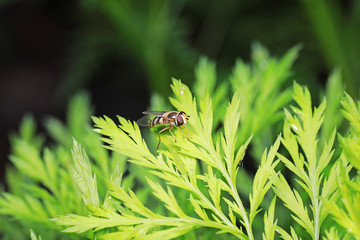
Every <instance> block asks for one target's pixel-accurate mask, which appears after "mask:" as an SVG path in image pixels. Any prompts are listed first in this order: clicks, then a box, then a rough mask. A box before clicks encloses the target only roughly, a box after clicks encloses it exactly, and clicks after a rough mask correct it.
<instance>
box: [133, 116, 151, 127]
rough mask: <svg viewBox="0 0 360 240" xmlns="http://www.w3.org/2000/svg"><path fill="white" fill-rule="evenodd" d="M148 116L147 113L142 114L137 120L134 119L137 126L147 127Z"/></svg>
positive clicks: (148, 123) (148, 124) (148, 122)
mask: <svg viewBox="0 0 360 240" xmlns="http://www.w3.org/2000/svg"><path fill="white" fill-rule="evenodd" d="M150 122H151V120H150V116H149V115H145V116H143V117H142V118H140V119H139V120H137V121H136V123H137V124H138V125H139V126H142V127H148V126H150Z"/></svg>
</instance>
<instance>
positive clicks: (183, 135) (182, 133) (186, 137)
mask: <svg viewBox="0 0 360 240" xmlns="http://www.w3.org/2000/svg"><path fill="white" fill-rule="evenodd" d="M184 127H185V126H184ZM177 128H178V129H179V131H180V132H181V134H182V135H183V136H184V137H186V139H187V140H189V138H188V137H187V136H186V135H185V134H184V133H183V131H181V129H180V127H177Z"/></svg>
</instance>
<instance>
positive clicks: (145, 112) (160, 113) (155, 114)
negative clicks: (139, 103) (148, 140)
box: [142, 111, 168, 116]
mask: <svg viewBox="0 0 360 240" xmlns="http://www.w3.org/2000/svg"><path fill="white" fill-rule="evenodd" d="M166 112H168V111H144V112H142V113H143V114H147V115H153V116H159V115H163V114H164V113H166Z"/></svg>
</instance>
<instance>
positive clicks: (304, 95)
mask: <svg viewBox="0 0 360 240" xmlns="http://www.w3.org/2000/svg"><path fill="white" fill-rule="evenodd" d="M298 49H299V47H294V48H292V49H290V50H289V51H288V52H287V53H286V54H285V55H284V56H283V57H281V58H279V59H277V58H273V57H271V56H270V55H269V53H268V51H267V50H266V49H265V48H263V47H261V46H260V45H254V48H253V57H252V63H251V64H246V63H244V62H243V61H240V60H239V61H237V63H236V64H235V67H234V69H233V72H232V74H231V75H230V77H229V78H228V79H229V81H222V82H221V81H218V79H217V73H216V65H215V63H213V62H211V61H209V60H207V59H205V58H202V59H200V61H199V64H198V66H197V67H196V69H195V76H196V83H195V85H194V88H193V89H194V91H193V92H192V91H190V88H189V87H188V86H186V85H185V84H183V83H182V82H181V81H179V80H176V79H173V82H172V85H171V88H172V91H173V95H172V97H170V103H171V105H172V106H173V107H172V108H173V109H176V110H179V111H180V110H181V111H184V112H186V113H187V114H188V115H190V116H191V117H190V119H189V121H188V123H187V124H186V128H187V129H184V128H182V129H183V130H182V131H183V132H184V134H186V135H188V136H189V140H187V139H186V138H185V137H184V136H183V134H182V133H181V132H180V131H178V130H177V129H176V128H174V130H173V134H174V135H175V137H176V140H177V141H174V139H173V137H172V136H171V134H168V133H167V132H163V133H162V135H161V138H162V142H161V146H160V149H159V151H158V152H154V148H155V144H156V143H157V139H155V138H146V140H145V139H144V137H143V136H144V132H141V131H140V128H139V126H138V125H137V124H136V123H135V122H133V121H129V120H127V119H124V118H123V117H120V116H119V117H118V123H116V122H115V121H114V120H112V119H111V118H109V117H107V116H104V117H93V121H94V123H95V131H93V130H92V129H91V127H90V125H89V123H88V120H89V119H90V115H91V108H90V105H89V99H88V97H87V95H85V94H83V93H81V94H79V95H78V96H76V97H75V98H73V99H72V100H71V103H70V105H69V110H68V115H67V116H68V119H67V124H66V125H65V124H63V123H62V122H60V121H59V120H57V119H55V118H48V119H47V121H46V123H45V126H46V128H47V131H48V133H49V135H50V136H51V137H52V139H53V143H52V145H45V143H44V137H42V136H40V135H37V134H36V127H35V122H34V120H33V119H32V118H31V117H26V118H25V119H24V121H23V123H22V125H21V126H20V129H19V134H18V135H13V136H12V137H11V141H12V148H13V149H12V154H11V156H10V158H11V161H12V163H13V167H9V170H8V175H7V182H8V189H9V190H8V191H7V192H5V191H3V192H2V193H1V197H0V213H1V217H0V222H1V223H3V224H0V225H1V226H2V227H1V228H0V230H1V232H2V233H4V239H15V238H16V239H27V238H29V229H30V237H31V239H41V237H40V236H42V237H46V238H47V239H69V238H71V237H74V235H75V236H76V238H80V239H85V238H90V239H95V238H101V239H174V238H177V239H198V238H199V236H202V237H203V238H204V239H212V238H214V234H216V233H217V235H216V238H217V239H229V238H230V239H263V240H272V239H277V238H278V237H279V236H280V237H281V238H283V239H302V238H303V239H309V238H311V239H320V237H322V238H324V239H338V238H342V239H355V238H356V236H358V234H359V229H360V228H359V224H358V223H359V222H360V220H359V219H358V216H359V211H358V207H357V202H358V200H359V199H358V198H359V196H360V195H359V189H360V187H359V178H358V170H359V169H360V163H359V160H360V159H359V152H360V151H359V150H360V149H359V148H360V146H359V140H358V139H359V134H360V113H359V112H360V104H359V103H357V104H355V102H354V101H353V100H352V99H351V97H350V96H348V95H345V97H343V98H342V101H341V105H342V108H343V111H342V113H343V116H344V118H345V119H347V120H348V121H349V122H350V132H349V133H348V134H346V135H344V136H341V135H340V132H339V130H336V127H338V126H339V125H340V123H341V121H342V116H339V114H338V113H339V112H340V107H341V106H340V104H339V103H338V102H337V100H336V99H339V98H340V96H341V94H342V89H343V87H342V86H341V84H340V74H339V72H338V71H335V72H334V73H333V75H331V77H330V79H331V81H330V84H329V86H328V88H327V91H326V94H325V96H326V97H325V98H324V100H323V101H322V103H320V105H319V106H318V107H313V104H312V101H311V95H310V92H309V90H308V89H307V88H304V87H301V86H300V85H298V84H297V83H296V82H295V83H294V85H293V89H292V90H291V89H286V87H287V86H288V82H287V80H288V79H289V76H290V74H291V71H290V70H291V66H292V64H293V62H294V60H295V58H296V56H297V53H298ZM339 91H341V93H339ZM228 96H231V97H230V98H228ZM333 98H334V99H333ZM291 99H293V100H294V101H295V103H296V104H297V106H292V107H288V106H287V104H288V103H289V102H290V101H291ZM164 102H165V101H163V100H161V98H158V97H153V105H152V108H153V109H154V110H159V109H168V108H165V105H166V104H165V103H164ZM283 107H286V109H285V110H284V111H282V110H281V109H282V108H283ZM284 117H285V121H284V125H283V128H282V129H283V130H282V133H280V130H279V132H277V129H280V128H279V125H280V124H281V120H282V119H283V118H284ZM328 117H329V118H331V119H327V118H328ZM332 120H334V121H332ZM152 131H153V132H155V135H156V136H157V134H158V131H159V129H152ZM341 134H343V133H341ZM336 136H339V137H338V138H339V142H340V144H336ZM153 140H154V141H153ZM250 145H251V148H250V149H251V151H250V152H249V153H247V152H246V151H247V149H249V148H248V147H249V146H250ZM250 161H253V163H251V164H253V165H255V166H256V171H255V172H254V174H253V176H252V175H251V174H250V173H248V172H246V170H245V169H246V167H247V166H248V165H249V163H250ZM242 166H245V167H242ZM284 167H286V168H284ZM351 169H353V170H351ZM354 176H355V177H354ZM263 209H264V210H263ZM290 215H291V217H290ZM287 216H289V217H287ZM10 220H11V221H10ZM292 220H293V221H292ZM9 229H12V230H9ZM303 230H305V231H306V232H305V233H304V231H303ZM38 236H39V237H38Z"/></svg>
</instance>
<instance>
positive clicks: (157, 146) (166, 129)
mask: <svg viewBox="0 0 360 240" xmlns="http://www.w3.org/2000/svg"><path fill="white" fill-rule="evenodd" d="M169 128H170V129H171V128H173V126H168V127H166V128H164V129H162V130H160V131H159V144H158V146H157V148H156V150H155V152H156V151H157V150H158V149H159V147H160V143H161V137H160V133H162V132H163V131H166V130H168V129H169ZM170 132H171V131H170Z"/></svg>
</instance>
